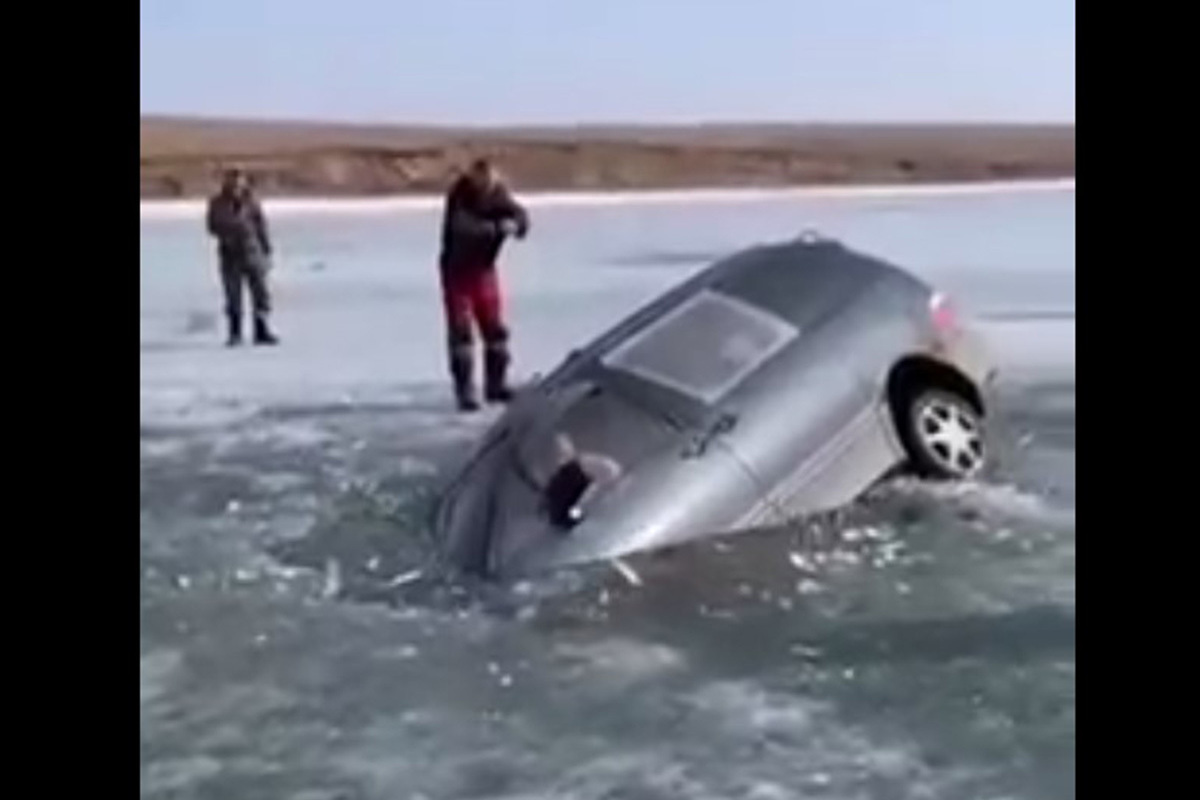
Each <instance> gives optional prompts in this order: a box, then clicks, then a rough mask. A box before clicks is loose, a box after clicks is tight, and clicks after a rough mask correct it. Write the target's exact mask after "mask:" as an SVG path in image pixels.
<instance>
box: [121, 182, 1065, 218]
mask: <svg viewBox="0 0 1200 800" xmlns="http://www.w3.org/2000/svg"><path fill="white" fill-rule="evenodd" d="M1073 191H1075V178H1074V177H1070V178H1043V179H1028V180H1009V181H962V182H945V183H935V182H930V183H910V184H888V183H878V184H869V183H864V184H859V185H846V184H831V185H824V186H821V185H815V186H793V187H753V186H747V187H740V188H733V187H714V188H695V189H659V190H655V189H631V190H622V189H617V190H611V191H592V190H589V191H555V192H548V191H527V192H523V191H520V189H519V188H518V189H517V193H518V195H519V196H520V198H521V201H522V202H523V203H524V204H525V205H527V206H529V207H530V208H571V207H583V208H589V207H603V206H621V205H672V204H674V205H686V204H695V203H754V202H772V201H777V200H789V199H793V200H842V199H846V200H857V199H864V198H882V199H887V198H893V197H897V198H903V197H948V196H956V195H983V194H1026V193H1038V194H1041V193H1048V192H1073ZM205 203H206V201H205V200H203V199H197V198H187V199H143V200H141V204H140V218H141V220H142V221H169V220H192V219H200V218H202V217H203V215H204V208H205ZM262 203H263V206H264V209H265V210H266V211H267V213H269V214H271V215H272V216H275V217H295V216H372V215H381V214H402V213H425V212H430V211H436V210H437V209H439V208H440V207H441V204H442V196H441V195H439V194H402V195H400V194H398V195H391V196H371V197H327V198H318V197H306V198H295V197H265V198H263V200H262Z"/></svg>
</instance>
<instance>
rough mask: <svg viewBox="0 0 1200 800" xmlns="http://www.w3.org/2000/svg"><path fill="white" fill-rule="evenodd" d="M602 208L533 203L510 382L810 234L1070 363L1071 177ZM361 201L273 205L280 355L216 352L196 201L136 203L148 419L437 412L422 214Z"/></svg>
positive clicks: (217, 330)
mask: <svg viewBox="0 0 1200 800" xmlns="http://www.w3.org/2000/svg"><path fill="white" fill-rule="evenodd" d="M616 199H619V200H620V202H617V201H616ZM616 199H614V197H612V196H603V195H600V196H593V197H591V198H590V200H589V198H588V197H587V196H583V197H576V198H566V199H564V198H561V197H559V198H541V200H540V201H539V202H535V203H534V204H533V205H534V230H533V235H532V236H531V237H530V238H529V239H528V240H527V241H525V242H520V243H513V244H511V245H510V246H509V247H508V248H507V249H506V251H505V253H504V256H503V261H502V270H503V276H504V283H505V289H506V292H507V305H508V315H509V319H510V321H511V324H512V327H513V334H514V342H513V346H514V350H515V354H516V369H517V371H518V372H520V373H524V374H530V373H533V372H537V371H544V370H546V369H548V368H551V367H552V366H553V365H554V364H555V363H557V362H558V361H559V360H560V359H561V358H562V357H563V356H564V355H565V354H566V353H567V352H568V351H569V350H570V349H571V348H572V347H574V346H577V345H579V344H581V343H584V342H586V341H587V340H588V339H590V338H591V337H592V336H594V335H596V334H597V333H599V332H601V331H602V330H603V329H605V328H606V327H607V326H608V325H610V324H612V323H613V322H615V321H616V320H618V319H619V318H620V317H622V316H623V315H625V314H626V313H628V312H629V311H631V310H633V309H634V308H636V307H637V306H639V305H640V304H642V303H643V302H645V301H647V300H649V299H650V298H652V297H654V296H655V295H656V294H658V293H659V292H661V291H663V290H665V289H667V288H668V287H670V286H672V285H673V284H675V283H676V282H678V281H679V280H681V279H683V278H684V277H686V276H687V275H689V274H691V273H693V272H694V271H695V270H697V269H700V268H702V267H703V266H704V265H705V264H706V263H708V262H709V261H711V260H712V259H714V258H716V257H719V256H721V255H723V254H725V253H728V252H731V251H733V250H736V249H738V248H741V247H744V246H746V245H750V244H754V243H757V242H761V241H766V240H776V239H782V238H788V237H791V236H794V235H797V234H798V233H799V232H801V231H802V230H805V229H809V228H815V229H818V230H820V231H822V232H824V233H826V234H827V235H832V236H835V237H838V238H841V239H843V240H844V241H845V242H846V243H847V244H849V245H850V246H853V247H856V248H859V249H864V250H866V251H869V252H873V253H877V254H879V255H881V256H884V257H886V258H890V259H893V260H895V261H897V262H898V263H900V264H901V265H903V266H905V267H906V268H908V269H911V270H912V271H914V272H916V273H918V274H919V275H921V276H923V277H925V278H927V279H928V280H930V281H932V282H934V283H935V284H936V285H937V286H938V287H939V288H942V289H944V290H946V291H949V292H950V293H951V294H952V295H953V296H955V297H956V299H957V300H958V302H959V303H960V304H961V305H963V306H965V307H966V308H967V309H968V310H969V311H971V312H973V313H975V314H977V315H979V316H981V317H982V318H983V321H984V325H985V327H986V329H987V331H988V332H989V334H990V336H991V340H992V343H993V346H994V349H995V350H996V352H997V355H998V357H999V358H1000V360H1001V366H1002V367H1005V368H1007V369H1010V370H1012V371H1014V372H1017V373H1019V372H1022V371H1027V370H1069V371H1073V365H1074V347H1075V324H1074V309H1075V298H1074V289H1075V252H1074V235H1073V231H1074V214H1075V212H1074V186H1073V184H1066V185H1059V184H1050V185H1036V186H1031V187H1010V188H1009V189H1007V190H1003V191H1001V190H998V188H997V187H994V186H993V187H986V186H985V187H965V188H963V187H960V188H942V189H941V190H936V189H923V190H916V191H913V190H909V191H905V190H894V191H891V192H888V191H881V190H841V191H835V192H832V193H822V192H813V191H809V192H804V191H779V192H774V193H771V192H762V191H760V192H753V193H738V192H726V193H720V192H707V193H694V194H693V196H692V199H693V200H695V201H697V202H688V195H686V194H665V195H649V196H624V197H620V196H618V197H617V198H616ZM699 201H702V202H699ZM373 202H374V205H372V204H371V203H365V204H358V206H355V205H354V204H353V203H351V204H350V205H349V207H346V206H344V205H343V206H339V205H337V204H332V205H330V204H328V203H326V204H320V203H312V202H309V203H308V205H303V204H301V205H299V206H298V207H297V206H293V207H292V208H291V209H290V213H289V208H288V206H287V205H286V204H285V205H284V206H283V208H282V210H281V212H280V214H279V216H278V217H277V218H275V219H274V220H273V227H274V231H275V237H276V240H277V246H278V249H279V255H278V259H277V265H276V269H275V271H274V273H273V280H274V285H275V296H276V297H275V302H276V307H277V309H278V312H277V314H276V324H277V327H278V329H279V333H280V335H281V336H282V337H283V342H284V343H283V346H282V347H279V348H277V349H273V350H258V349H249V348H247V349H243V350H239V351H236V352H229V351H226V350H225V349H223V348H222V347H221V339H222V330H221V328H222V324H223V323H222V318H221V313H220V312H221V309H220V292H219V288H218V282H217V274H216V269H215V265H214V264H213V255H212V252H211V247H210V244H209V242H208V241H207V240H206V238H205V235H204V233H203V230H202V227H201V226H200V224H199V220H198V218H196V214H195V212H196V209H195V208H194V207H191V206H186V205H182V206H181V205H175V206H170V205H167V206H163V205H155V206H144V207H143V219H142V258H141V369H142V381H141V384H142V399H141V409H142V419H143V422H144V423H147V424H151V423H154V422H164V421H173V422H185V421H186V422H197V423H207V422H214V421H217V422H221V421H226V420H229V419H234V418H238V417H240V416H244V415H247V414H249V413H252V412H254V411H255V410H257V409H260V408H262V407H264V406H273V405H287V404H292V405H296V404H302V405H320V404H337V403H342V404H350V403H380V402H405V403H406V404H407V405H410V406H411V405H412V404H413V402H414V392H417V393H419V392H424V393H425V394H424V395H421V396H422V397H428V401H429V406H430V410H431V411H433V410H435V409H436V408H438V407H440V404H441V403H442V402H444V398H443V396H442V394H440V392H439V391H434V392H433V393H432V394H430V387H438V386H440V385H441V384H443V383H444V355H443V341H444V334H443V328H442V319H441V307H440V303H439V298H438V287H437V280H436V270H435V267H434V263H435V257H436V249H435V247H436V241H437V233H438V231H437V221H438V220H437V213H438V211H437V207H436V203H433V202H431V201H428V200H422V199H417V200H410V201H392V205H387V202H388V201H384V205H383V206H380V204H379V202H378V201H373ZM297 208H299V209H300V211H299V212H298V211H297ZM189 209H191V210H189ZM385 212H386V213H385Z"/></svg>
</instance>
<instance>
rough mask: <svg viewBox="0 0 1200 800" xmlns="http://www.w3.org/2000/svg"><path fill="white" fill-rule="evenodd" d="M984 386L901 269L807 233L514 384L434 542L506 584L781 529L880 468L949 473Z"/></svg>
mask: <svg viewBox="0 0 1200 800" xmlns="http://www.w3.org/2000/svg"><path fill="white" fill-rule="evenodd" d="M993 375H994V371H993V369H992V367H991V365H990V364H989V362H988V359H987V356H986V352H985V348H984V345H983V343H982V342H981V339H980V337H979V335H978V333H977V332H975V331H973V330H972V328H971V326H970V325H969V324H968V322H967V321H966V320H965V319H964V318H963V317H961V316H960V314H959V313H957V311H956V309H955V308H954V306H953V305H952V304H951V302H950V300H949V299H948V298H947V297H946V296H945V295H944V294H941V293H939V292H937V291H935V290H934V289H933V288H931V287H929V286H927V285H926V284H925V283H923V282H922V281H920V280H918V279H917V278H915V277H913V276H912V275H910V274H908V273H907V272H905V271H903V270H901V269H899V268H897V267H895V266H893V265H891V264H889V263H886V262H884V261H882V260H879V259H877V258H874V257H871V256H868V255H865V254H862V253H858V252H856V251H854V250H852V249H849V248H847V247H845V246H844V245H842V244H841V243H839V242H836V241H832V240H828V239H823V238H821V237H819V236H815V235H811V234H808V235H804V236H802V237H800V238H798V239H796V240H794V241H789V242H784V243H778V244H769V245H763V246H758V247H753V248H751V249H748V250H745V251H742V252H739V253H736V254H734V255H732V256H729V257H727V258H724V259H722V260H720V261H718V262H717V263H715V264H713V265H711V266H709V267H707V268H706V269H703V270H702V271H700V272H699V273H698V274H696V275H695V276H693V277H691V278H690V279H688V280H686V281H685V282H683V283H682V284H680V285H679V286H677V287H675V288H674V289H672V290H670V291H669V292H667V293H666V294H664V295H662V296H661V297H659V298H657V299H656V300H654V301H652V302H651V303H649V304H648V305H646V306H645V307H643V308H641V309H640V310H638V311H636V312H635V313H633V314H632V315H630V316H629V317H627V318H626V319H624V320H623V321H621V322H620V323H618V324H617V325H615V326H614V327H613V328H612V329H611V330H609V331H608V332H607V333H605V334H603V335H601V336H600V337H599V338H597V339H596V340H595V341H593V342H592V343H591V344H589V345H588V346H586V347H584V348H582V349H579V350H576V351H574V352H572V353H571V354H570V355H569V356H568V357H567V358H566V360H565V361H564V362H563V363H562V364H561V365H559V366H558V367H557V368H556V369H555V370H554V371H553V372H551V373H550V374H548V375H547V376H546V377H545V378H544V379H542V380H540V381H537V382H536V383H535V384H534V385H532V386H531V387H529V388H527V389H525V390H524V391H523V392H521V393H520V394H519V395H518V397H517V398H516V400H515V401H514V402H513V404H512V405H510V406H509V407H508V409H506V410H505V412H504V414H503V415H502V416H501V417H500V418H499V419H498V420H497V421H496V422H495V424H494V425H493V426H492V427H491V429H490V430H489V431H488V432H487V434H486V435H485V436H484V437H483V439H482V441H481V442H480V444H479V446H478V448H477V449H476V450H475V452H474V453H473V454H472V456H471V458H470V459H469V461H468V462H467V463H466V465H465V466H464V467H463V468H462V469H461V470H460V471H459V472H457V473H456V474H455V476H454V477H453V480H452V481H451V483H450V485H449V487H448V488H447V490H446V491H445V493H444V494H443V496H442V497H441V498H440V502H439V503H438V506H437V509H436V518H435V523H434V537H435V540H436V543H437V546H438V548H439V550H440V553H441V555H442V556H443V557H444V558H445V559H446V560H447V561H448V562H450V564H451V565H453V566H454V567H456V568H458V569H460V570H464V571H467V572H470V573H476V574H479V575H484V576H492V577H507V576H517V575H522V574H528V573H531V572H536V571H542V570H547V569H554V568H558V567H563V566H567V565H573V564H579V563H583V562H589V561H595V560H601V559H613V558H617V557H620V556H622V555H625V554H629V553H632V552H635V551H642V550H650V549H657V548H662V547H667V546H674V545H678V544H680V543H682V542H685V541H688V540H693V539H699V538H703V537H707V536H714V535H718V534H727V533H730V532H734V531H739V530H746V529H754V528H762V527H764V526H771V525H775V524H782V523H786V522H789V521H792V520H794V519H795V518H797V517H801V516H804V515H808V514H814V513H819V512H823V511H828V510H831V509H833V508H836V507H839V506H842V505H845V504H846V503H848V502H850V501H852V500H854V499H855V498H856V497H857V496H859V495H860V494H862V493H863V492H864V491H865V490H867V489H868V488H870V487H871V486H872V485H873V484H875V483H877V482H879V481H880V480H881V479H882V478H884V477H885V476H887V475H888V474H890V473H894V472H896V471H897V469H898V468H900V469H907V470H911V471H912V472H915V473H917V474H919V475H922V476H926V477H929V478H935V479H952V480H953V479H969V478H972V477H974V476H976V475H977V474H978V473H979V472H980V470H981V469H983V467H984V465H985V463H986V461H987V453H986V450H985V437H984V421H985V415H986V411H987V409H986V407H985V405H986V399H985V398H986V395H987V388H988V386H989V384H990V383H991V381H992V378H993Z"/></svg>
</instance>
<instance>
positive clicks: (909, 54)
mask: <svg viewBox="0 0 1200 800" xmlns="http://www.w3.org/2000/svg"><path fill="white" fill-rule="evenodd" d="M141 108H142V112H143V113H147V114H150V113H161V114H189V115H190V114H199V115H205V116H226V117H228V116H232V117H249V118H279V119H310V120H344V121H351V122H397V123H437V124H479V125H495V124H499V125H503V124H522V123H524V124H556V123H580V122H696V121H737V120H743V121H746V120H753V121H773V120H778V121H797V122H859V121H871V122H881V121H895V122H906V121H1018V122H1042V121H1044V122H1060V121H1067V122H1073V121H1074V119H1075V4H1074V0H588V1H585V0H141Z"/></svg>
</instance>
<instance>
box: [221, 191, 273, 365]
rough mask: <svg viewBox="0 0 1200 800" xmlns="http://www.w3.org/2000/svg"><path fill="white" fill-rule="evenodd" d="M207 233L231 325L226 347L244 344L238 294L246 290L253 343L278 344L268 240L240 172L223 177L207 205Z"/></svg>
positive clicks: (264, 224)
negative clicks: (272, 319) (273, 330)
mask: <svg viewBox="0 0 1200 800" xmlns="http://www.w3.org/2000/svg"><path fill="white" fill-rule="evenodd" d="M208 232H209V234H211V235H212V236H213V238H215V239H216V240H217V258H218V261H219V262H220V266H221V286H222V288H223V289H224V293H225V319H226V320H227V322H228V325H229V338H228V340H227V341H226V344H227V345H228V346H229V347H236V346H237V345H239V344H241V343H242V295H243V293H244V290H245V289H249V291H250V303H251V307H252V309H253V312H254V343H255V344H258V345H272V344H278V343H279V340H278V339H276V338H275V334H273V333H271V329H270V327H269V326H268V325H267V317H268V316H270V313H271V293H270V289H269V287H268V285H267V273H268V272H269V271H270V269H271V238H270V235H269V234H268V232H267V220H266V216H265V215H264V214H263V210H262V206H260V205H259V202H258V199H257V198H255V196H254V193H253V191H252V190H251V188H250V180H249V177H248V176H247V175H246V173H244V172H242V171H241V170H237V169H231V170H228V171H226V172H225V175H224V177H223V179H222V181H221V190H220V191H219V192H217V194H216V195H214V196H213V197H212V198H211V199H210V200H209V201H208Z"/></svg>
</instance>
